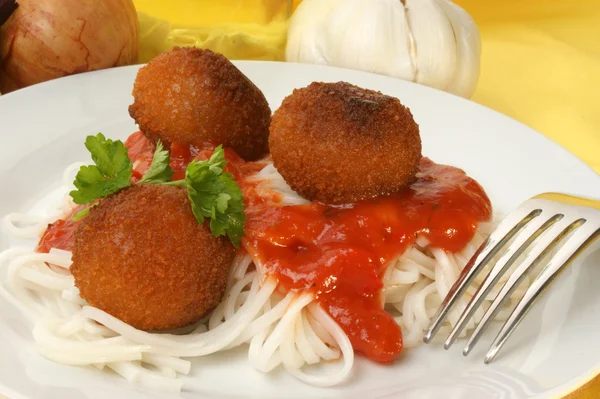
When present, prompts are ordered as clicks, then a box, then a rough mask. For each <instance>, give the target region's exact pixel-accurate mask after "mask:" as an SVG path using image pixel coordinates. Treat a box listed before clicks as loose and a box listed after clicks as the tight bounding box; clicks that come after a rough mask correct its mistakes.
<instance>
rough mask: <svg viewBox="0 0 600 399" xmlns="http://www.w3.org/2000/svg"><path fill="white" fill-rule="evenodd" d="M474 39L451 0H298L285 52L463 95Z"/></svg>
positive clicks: (473, 62)
mask: <svg viewBox="0 0 600 399" xmlns="http://www.w3.org/2000/svg"><path fill="white" fill-rule="evenodd" d="M480 55H481V42H480V38H479V32H478V30H477V27H476V26H475V23H474V22H473V19H472V18H471V17H470V16H469V14H468V13H467V12H466V11H464V10H463V9H462V8H460V7H459V6H457V5H456V4H454V3H452V2H451V1H450V0H304V1H303V2H302V3H300V5H299V6H298V8H297V9H296V11H295V12H294V15H293V16H292V20H291V22H290V27H289V32H288V43H287V47H286V59H287V61H291V62H304V63H312V64H327V65H334V66H339V67H345V68H352V69H359V70H363V71H368V72H375V73H379V74H384V75H389V76H393V77H397V78H401V79H405V80H410V81H412V82H417V83H421V84H424V85H427V86H431V87H435V88H437V89H442V90H445V91H448V92H450V93H454V94H457V95H460V96H463V97H470V96H471V95H472V94H473V92H474V91H475V86H476V85H477V79H478V78H479V62H480Z"/></svg>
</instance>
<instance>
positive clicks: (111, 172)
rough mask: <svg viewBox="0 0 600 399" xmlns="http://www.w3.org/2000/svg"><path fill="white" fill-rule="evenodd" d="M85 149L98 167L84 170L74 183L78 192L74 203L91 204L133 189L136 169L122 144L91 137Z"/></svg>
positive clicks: (85, 167)
mask: <svg viewBox="0 0 600 399" xmlns="http://www.w3.org/2000/svg"><path fill="white" fill-rule="evenodd" d="M85 146H86V148H87V149H88V151H89V152H90V154H91V155H92V160H93V161H94V163H95V165H88V166H82V167H81V168H80V169H79V172H77V176H75V181H74V182H73V184H74V185H75V187H76V188H77V190H73V191H71V192H70V195H71V197H72V198H73V202H75V203H76V204H87V203H90V202H92V201H94V200H96V199H98V198H104V197H106V196H108V195H110V194H113V193H116V192H117V191H119V190H121V189H123V188H125V187H128V186H130V185H131V173H132V172H131V171H132V168H133V165H132V164H131V161H130V160H129V156H128V154H127V148H126V147H125V145H124V144H123V143H122V142H121V141H119V140H117V141H112V140H110V139H106V138H105V137H104V135H103V134H102V133H98V134H97V135H96V136H88V137H87V138H86V140H85Z"/></svg>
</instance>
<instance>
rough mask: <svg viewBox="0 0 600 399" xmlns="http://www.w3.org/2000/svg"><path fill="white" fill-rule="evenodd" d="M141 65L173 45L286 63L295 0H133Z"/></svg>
mask: <svg viewBox="0 0 600 399" xmlns="http://www.w3.org/2000/svg"><path fill="white" fill-rule="evenodd" d="M134 3H135V6H136V8H137V10H138V15H139V20H140V37H141V46H140V55H139V61H140V62H143V63H145V62H148V61H149V60H151V59H152V58H154V57H155V56H157V55H158V54H160V53H162V52H164V51H168V50H170V49H171V48H173V46H196V47H200V48H207V49H210V50H213V51H216V52H219V53H221V54H223V55H225V56H226V57H227V58H229V59H234V60H237V59H253V60H267V61H273V60H275V61H283V59H284V57H285V53H284V51H285V43H286V36H287V20H288V17H289V15H290V13H291V8H292V3H291V0H289V1H283V0H219V1H215V0H177V1H158V0H134Z"/></svg>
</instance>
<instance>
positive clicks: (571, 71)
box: [455, 0, 600, 397]
mask: <svg viewBox="0 0 600 399" xmlns="http://www.w3.org/2000/svg"><path fill="white" fill-rule="evenodd" d="M455 2H456V3H457V4H459V5H460V6H461V7H463V8H464V9H465V10H467V11H468V12H469V13H470V14H471V16H473V18H474V19H475V22H476V23H477V25H478V27H479V30H480V33H481V39H482V60H481V76H480V79H479V84H478V86H477V91H476V92H475V95H474V96H473V100H474V101H476V102H478V103H481V104H484V105H486V106H488V107H490V108H493V109H495V110H497V111H500V112H502V113H504V114H506V115H508V116H510V117H512V118H514V119H516V120H519V121H521V122H523V123H525V124H527V125H529V126H531V127H532V128H534V129H536V130H537V131H539V132H541V133H543V134H545V135H546V136H548V137H549V138H551V139H552V140H554V141H556V142H558V143H559V144H561V145H562V146H563V147H565V148H567V149H568V150H570V151H571V152H573V153H574V154H575V155H577V156H578V157H579V158H581V159H583V160H584V161H585V162H586V163H587V164H588V165H590V166H591V167H592V168H594V170H595V171H596V172H598V173H600V112H599V111H600V0H501V1H500V0H496V1H491V0H486V1H482V0H456V1H455ZM598 397H600V394H599V395H598Z"/></svg>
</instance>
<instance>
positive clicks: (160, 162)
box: [138, 140, 173, 184]
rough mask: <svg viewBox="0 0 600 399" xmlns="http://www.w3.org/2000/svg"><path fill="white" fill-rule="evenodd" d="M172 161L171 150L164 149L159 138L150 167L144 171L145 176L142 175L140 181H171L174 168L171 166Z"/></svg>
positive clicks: (153, 182)
mask: <svg viewBox="0 0 600 399" xmlns="http://www.w3.org/2000/svg"><path fill="white" fill-rule="evenodd" d="M170 161H171V159H170V157H169V152H168V151H166V150H165V149H164V147H163V145H162V143H161V142H160V140H159V141H158V142H157V143H156V150H155V151H154V156H153V157H152V163H151V164H150V168H149V169H148V171H146V173H144V176H142V179H141V180H140V181H139V182H138V183H141V184H144V183H146V184H160V183H166V182H169V181H171V178H172V177H173V169H171V167H170V166H169V162H170Z"/></svg>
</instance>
